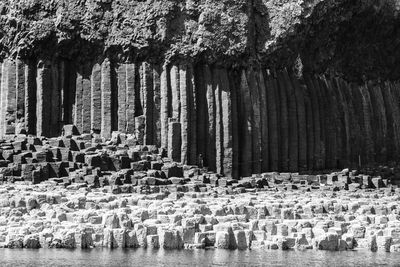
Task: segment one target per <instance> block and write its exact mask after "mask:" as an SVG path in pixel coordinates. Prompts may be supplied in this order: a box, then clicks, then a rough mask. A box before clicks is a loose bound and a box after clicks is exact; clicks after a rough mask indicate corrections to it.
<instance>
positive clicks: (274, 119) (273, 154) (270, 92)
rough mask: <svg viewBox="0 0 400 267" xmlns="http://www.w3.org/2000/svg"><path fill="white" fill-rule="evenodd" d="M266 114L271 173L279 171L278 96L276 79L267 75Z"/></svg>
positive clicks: (269, 74)
mask: <svg viewBox="0 0 400 267" xmlns="http://www.w3.org/2000/svg"><path fill="white" fill-rule="evenodd" d="M266 89H267V96H266V98H267V112H268V146H269V166H270V170H271V171H278V170H279V130H278V129H279V125H278V120H279V106H278V103H279V94H278V88H277V82H276V79H274V78H273V77H272V75H271V73H269V71H268V74H267V80H266Z"/></svg>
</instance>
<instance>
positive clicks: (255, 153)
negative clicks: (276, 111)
mask: <svg viewBox="0 0 400 267" xmlns="http://www.w3.org/2000/svg"><path fill="white" fill-rule="evenodd" d="M247 84H248V92H249V94H250V102H248V103H251V107H252V109H251V110H249V115H250V118H251V124H252V126H251V139H252V142H251V143H252V149H251V151H252V159H251V162H252V173H261V160H262V158H261V112H260V92H259V88H258V84H257V82H256V71H255V70H254V69H252V68H251V69H250V70H249V71H248V76H247ZM247 105H248V104H247Z"/></svg>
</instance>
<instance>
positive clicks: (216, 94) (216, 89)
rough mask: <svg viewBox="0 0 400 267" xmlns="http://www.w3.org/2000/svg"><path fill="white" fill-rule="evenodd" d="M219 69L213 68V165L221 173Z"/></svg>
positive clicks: (221, 139)
mask: <svg viewBox="0 0 400 267" xmlns="http://www.w3.org/2000/svg"><path fill="white" fill-rule="evenodd" d="M220 76H221V70H220V69H219V68H214V70H213V88H214V99H215V167H216V172H217V173H219V174H222V173H223V169H222V160H223V147H222V146H223V133H222V103H221V87H222V85H221V81H220Z"/></svg>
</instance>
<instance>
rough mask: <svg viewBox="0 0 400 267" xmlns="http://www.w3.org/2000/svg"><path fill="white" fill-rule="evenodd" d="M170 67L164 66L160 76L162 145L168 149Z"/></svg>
mask: <svg viewBox="0 0 400 267" xmlns="http://www.w3.org/2000/svg"><path fill="white" fill-rule="evenodd" d="M168 76H169V75H168V67H167V65H163V66H162V70H161V76H160V98H161V99H160V105H161V106H160V127H161V129H160V131H161V147H162V148H165V149H168V109H169V102H170V101H169V99H170V90H169V88H168V87H169V86H168V82H169V79H168Z"/></svg>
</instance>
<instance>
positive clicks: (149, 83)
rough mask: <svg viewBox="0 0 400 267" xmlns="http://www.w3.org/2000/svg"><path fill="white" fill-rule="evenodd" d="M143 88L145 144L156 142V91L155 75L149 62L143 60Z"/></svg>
mask: <svg viewBox="0 0 400 267" xmlns="http://www.w3.org/2000/svg"><path fill="white" fill-rule="evenodd" d="M140 76H141V88H142V90H141V91H142V93H141V95H142V97H143V99H142V103H143V115H144V116H145V118H146V121H145V123H146V124H145V136H144V144H146V145H153V144H154V128H153V109H154V102H153V101H154V98H153V96H154V92H153V75H152V69H151V66H150V64H149V63H147V62H143V63H142V68H141V75H140Z"/></svg>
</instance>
